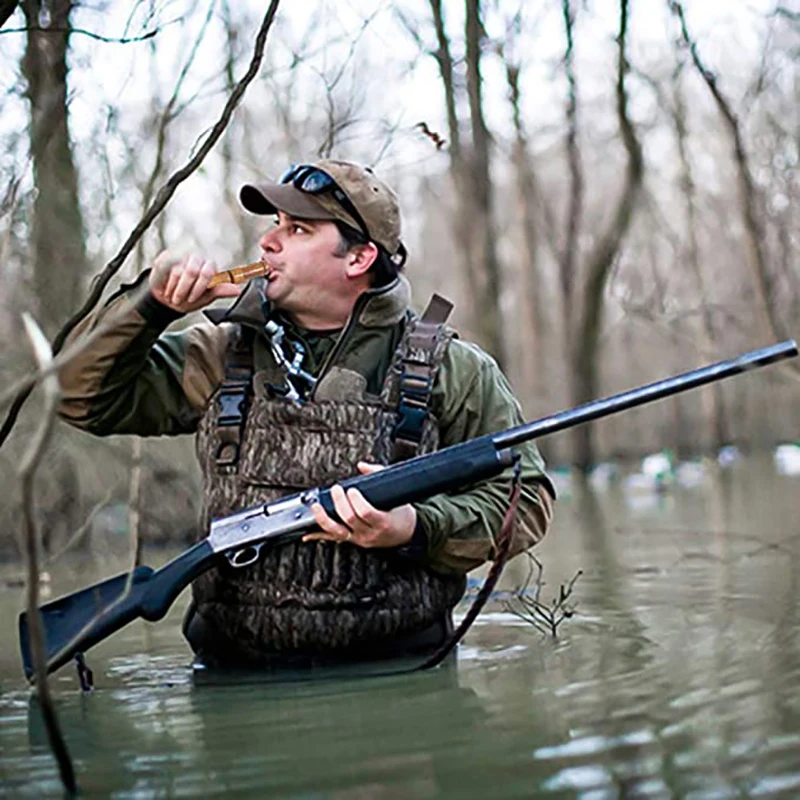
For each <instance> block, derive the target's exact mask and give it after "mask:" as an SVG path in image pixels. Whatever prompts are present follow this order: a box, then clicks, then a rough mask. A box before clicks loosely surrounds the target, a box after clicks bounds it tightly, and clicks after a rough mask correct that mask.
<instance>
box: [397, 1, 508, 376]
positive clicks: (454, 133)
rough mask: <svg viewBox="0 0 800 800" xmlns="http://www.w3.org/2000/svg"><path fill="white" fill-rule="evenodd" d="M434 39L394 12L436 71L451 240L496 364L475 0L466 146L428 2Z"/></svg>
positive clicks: (479, 333)
mask: <svg viewBox="0 0 800 800" xmlns="http://www.w3.org/2000/svg"><path fill="white" fill-rule="evenodd" d="M428 3H429V7H430V10H431V19H432V21H433V27H434V31H435V36H436V46H435V48H433V49H431V48H429V47H428V46H427V45H426V44H425V43H424V41H423V38H422V36H421V34H420V32H419V30H418V28H417V25H416V23H415V22H414V21H412V20H410V19H408V18H407V17H405V16H404V15H403V14H402V13H401V12H400V11H396V14H397V16H398V18H399V19H400V21H401V23H402V24H403V25H404V27H405V28H406V30H407V31H408V32H409V34H410V35H411V36H412V38H413V39H414V40H415V41H416V43H417V45H418V46H419V48H420V50H421V51H422V52H425V53H427V54H429V55H431V56H432V57H433V58H434V59H435V60H436V63H437V65H438V68H439V75H440V77H441V79H442V89H443V92H444V105H445V111H446V116H447V133H448V144H447V154H448V157H449V162H450V178H451V180H452V182H453V189H454V198H455V200H454V209H453V238H454V242H455V246H456V247H457V248H458V254H459V260H460V262H461V264H462V268H463V271H464V275H465V277H466V279H467V283H468V285H469V287H470V298H471V300H472V309H471V312H472V313H471V317H472V319H473V320H474V324H475V336H476V338H477V339H478V341H479V342H480V343H481V344H482V345H483V346H484V347H486V349H487V350H489V351H490V352H491V353H492V354H493V355H494V356H495V357H496V358H497V359H498V361H500V362H501V363H502V362H503V361H504V359H505V357H506V352H505V344H504V338H503V332H502V315H501V310H500V297H501V292H502V282H501V280H502V279H501V274H500V265H499V259H498V257H497V250H496V244H495V238H496V231H495V228H494V222H493V219H492V198H491V192H492V182H491V163H490V134H489V131H488V128H487V125H486V121H485V118H484V112H483V78H482V74H481V58H482V41H483V39H484V38H485V33H484V30H483V25H482V22H481V16H480V15H481V3H480V0H465V11H466V23H465V40H466V45H465V47H466V54H465V62H466V75H467V77H466V84H467V86H466V88H467V104H468V107H469V110H470V113H469V123H470V133H471V137H470V138H471V141H469V142H468V143H467V142H465V141H464V136H463V135H462V130H461V125H460V122H459V118H458V111H457V109H458V106H459V102H460V101H461V99H462V98H463V89H462V88H461V87H460V86H459V82H458V77H457V74H456V59H455V58H454V56H453V53H452V46H451V40H450V37H449V35H448V33H447V28H446V25H445V19H444V5H443V2H442V0H428Z"/></svg>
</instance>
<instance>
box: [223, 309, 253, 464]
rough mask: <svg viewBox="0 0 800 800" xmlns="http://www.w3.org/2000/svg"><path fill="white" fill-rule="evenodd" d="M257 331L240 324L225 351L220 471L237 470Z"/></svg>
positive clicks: (251, 379) (249, 391)
mask: <svg viewBox="0 0 800 800" xmlns="http://www.w3.org/2000/svg"><path fill="white" fill-rule="evenodd" d="M253 338H254V331H252V330H251V329H249V328H245V327H244V326H243V325H238V326H237V330H236V332H235V333H234V335H233V336H232V337H231V341H230V342H229V343H228V349H227V351H226V352H225V378H224V379H223V381H222V385H221V386H220V388H219V390H218V392H217V395H216V404H217V419H216V430H217V436H216V440H217V442H218V445H217V452H216V454H215V459H216V466H217V472H218V473H222V474H230V473H233V472H236V469H237V466H238V463H239V449H240V446H241V443H242V434H243V432H244V423H245V419H246V416H247V406H248V401H249V399H250V394H251V392H252V386H253V372H254V366H253Z"/></svg>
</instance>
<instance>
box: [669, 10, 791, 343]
mask: <svg viewBox="0 0 800 800" xmlns="http://www.w3.org/2000/svg"><path fill="white" fill-rule="evenodd" d="M668 4H669V8H670V10H671V11H672V12H673V14H675V16H676V17H677V18H678V21H679V23H680V30H681V36H682V38H683V41H684V43H685V45H686V47H688V48H689V52H690V54H691V57H692V62H693V63H694V65H695V67H696V69H697V71H698V73H699V74H700V76H701V77H702V79H703V81H704V82H705V84H706V86H707V87H708V90H709V91H710V92H711V95H712V97H713V98H714V102H715V103H716V105H717V108H718V110H719V112H720V115H721V116H722V119H723V120H724V122H725V127H726V128H727V130H728V134H729V135H730V137H731V142H732V145H733V156H734V162H735V164H736V172H737V178H738V188H739V201H740V204H741V214H742V222H743V224H744V229H745V232H746V235H747V244H748V247H749V250H750V258H749V263H750V265H751V267H752V269H753V276H754V279H755V280H754V284H755V285H754V288H755V297H754V300H755V306H756V310H757V315H758V319H759V327H760V328H761V330H762V331H763V332H764V334H765V335H766V336H767V337H768V338H770V339H776V338H781V336H783V330H782V327H783V326H782V325H781V323H780V321H779V319H778V316H777V313H776V310H775V300H776V298H775V293H774V288H773V279H772V275H771V272H770V269H769V265H768V257H767V252H766V244H765V235H764V229H763V224H762V220H761V214H760V212H759V204H760V200H759V196H758V191H757V189H756V186H755V182H754V180H753V175H752V172H751V169H750V159H749V155H748V153H747V147H746V145H745V142H744V136H743V134H742V129H741V123H740V121H739V118H738V116H737V115H736V113H735V112H734V110H733V107H732V104H731V102H730V100H729V99H728V98H727V97H726V96H725V94H724V93H723V92H722V90H721V89H720V87H719V83H718V80H717V76H716V75H715V74H714V73H713V72H712V71H711V70H710V69H708V67H706V65H705V64H704V62H703V60H702V59H701V58H700V53H699V50H698V47H697V43H696V41H695V40H694V39H693V38H692V36H691V34H690V33H689V29H688V26H687V23H686V16H685V14H684V11H683V5H682V4H681V3H680V2H677V0H668Z"/></svg>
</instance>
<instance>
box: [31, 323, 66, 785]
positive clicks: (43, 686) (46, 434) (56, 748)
mask: <svg viewBox="0 0 800 800" xmlns="http://www.w3.org/2000/svg"><path fill="white" fill-rule="evenodd" d="M22 321H23V323H24V325H25V332H26V334H27V335H28V338H29V339H30V342H31V346H32V347H33V352H34V356H35V357H36V362H37V364H38V365H39V367H40V369H44V368H45V367H47V366H48V363H49V362H50V360H51V359H52V353H51V351H50V344H49V342H48V341H47V338H46V337H45V335H44V334H43V333H42V331H41V329H40V328H39V326H38V325H37V324H36V322H35V321H34V320H33V317H31V316H29V315H28V314H24V315H23V317H22ZM42 387H43V389H44V409H43V412H42V414H41V421H40V423H39V427H38V428H37V430H36V432H35V433H34V435H33V437H32V439H31V442H30V444H29V445H28V449H27V450H26V451H25V453H24V454H23V457H22V461H21V463H20V466H19V480H20V484H21V493H22V515H23V528H24V531H25V553H26V557H27V561H28V592H27V594H28V636H29V646H30V651H31V658H32V661H33V669H34V673H35V675H36V687H37V689H36V691H37V695H38V697H39V706H40V707H41V710H42V717H43V719H44V724H45V728H46V730H47V738H48V740H49V742H50V747H51V748H52V750H53V755H54V756H55V759H56V763H57V764H58V771H59V775H60V776H61V782H62V784H63V785H64V789H65V791H66V792H68V793H69V794H70V795H74V794H75V792H76V791H77V784H76V782H75V770H74V769H73V766H72V759H71V758H70V755H69V751H68V750H67V744H66V742H65V741H64V737H63V735H62V733H61V727H60V725H59V724H58V716H57V715H56V710H55V707H54V705H53V699H52V697H51V695H50V687H49V684H48V682H47V657H46V655H45V643H44V631H43V630H42V621H41V617H40V616H39V533H38V530H37V528H36V520H35V514H34V499H33V479H34V475H35V473H36V468H37V467H38V465H39V462H40V461H41V459H42V455H43V454H44V451H45V448H46V446H47V442H48V440H49V439H50V434H51V433H52V430H53V423H54V421H55V410H56V405H57V403H58V396H59V387H58V378H57V377H56V376H55V374H53V373H51V374H50V375H49V376H48V377H46V378H44V379H43V382H42Z"/></svg>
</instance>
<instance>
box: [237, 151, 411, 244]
mask: <svg viewBox="0 0 800 800" xmlns="http://www.w3.org/2000/svg"><path fill="white" fill-rule="evenodd" d="M298 166H299V165H298ZM303 166H309V167H316V168H317V169H320V170H322V171H323V172H325V173H327V174H328V175H329V176H330V177H331V178H333V180H334V181H335V182H336V184H337V186H338V187H339V188H340V189H341V190H342V191H343V192H344V193H345V195H347V198H348V200H350V202H351V203H352V204H353V206H354V207H355V209H356V211H358V213H359V214H360V215H361V218H362V219H363V221H364V224H365V225H366V226H367V232H368V234H369V238H370V239H371V240H372V241H373V242H375V243H376V244H379V245H381V247H383V248H384V250H386V252H387V253H389V255H390V256H395V255H397V254H398V253H399V252H401V251H404V249H405V248H403V245H402V243H401V241H400V205H399V203H398V202H397V195H396V194H395V193H394V192H393V191H392V189H391V188H390V187H389V186H387V185H386V184H385V183H384V182H383V181H382V180H381V179H380V178H378V177H377V176H376V175H375V173H374V172H373V171H372V170H371V169H370V168H369V167H363V166H361V165H360V164H355V163H354V162H352V161H337V160H334V159H325V160H322V161H312V162H308V164H307V165H303ZM239 199H240V200H241V203H242V205H243V206H244V207H245V208H246V209H247V210H248V211H252V212H253V213H254V214H275V213H276V212H278V211H283V212H285V213H287V214H291V215H292V216H294V217H298V218H300V219H328V220H339V221H340V222H344V223H345V224H347V225H349V226H350V227H351V228H355V229H356V230H361V228H362V226H361V225H360V224H359V222H358V220H356V219H355V218H354V217H353V215H352V214H350V213H349V212H348V211H347V209H346V208H345V207H344V206H342V205H341V204H340V203H339V201H338V200H337V199H336V198H335V197H334V196H333V195H332V194H331V193H330V192H320V193H318V194H310V193H308V192H304V191H302V190H300V189H298V188H297V187H296V186H294V185H293V184H292V182H291V181H290V182H289V183H262V184H257V185H251V184H248V185H246V186H243V187H242V189H241V191H240V192H239Z"/></svg>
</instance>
